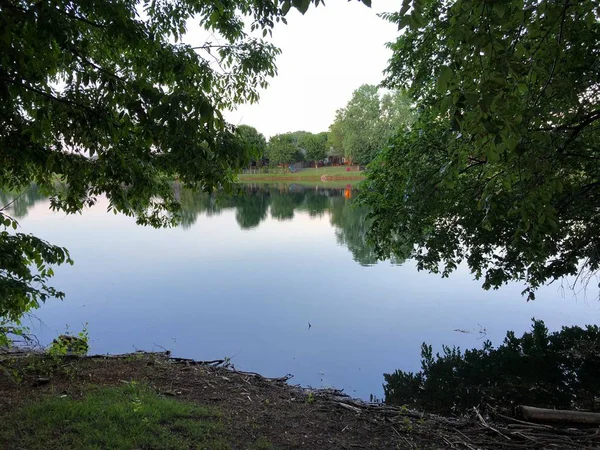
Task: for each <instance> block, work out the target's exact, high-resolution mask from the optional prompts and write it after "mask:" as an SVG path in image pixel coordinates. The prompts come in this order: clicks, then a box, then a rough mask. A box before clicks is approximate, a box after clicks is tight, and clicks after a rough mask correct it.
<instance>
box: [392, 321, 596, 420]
mask: <svg viewBox="0 0 600 450" xmlns="http://www.w3.org/2000/svg"><path fill="white" fill-rule="evenodd" d="M599 376H600V330H599V328H598V327H597V326H595V325H593V326H592V325H588V326H586V327H585V328H580V327H578V326H574V327H563V328H562V329H561V331H558V332H553V333H549V331H548V328H547V327H546V325H545V324H544V322H543V321H540V320H535V319H533V325H532V329H531V331H530V332H526V333H524V334H523V336H522V337H521V338H518V337H516V336H515V333H514V332H512V331H509V332H508V333H507V334H506V338H505V339H504V342H503V344H502V345H501V346H499V347H498V348H494V347H493V346H492V343H491V342H490V341H489V340H488V341H485V342H484V344H483V348H482V349H472V350H466V351H465V352H464V353H463V352H461V350H460V349H459V348H457V347H453V348H450V347H446V346H444V347H443V351H442V354H439V353H437V354H436V355H435V357H434V355H433V351H432V347H431V346H430V345H427V344H425V343H424V344H423V345H422V347H421V370H420V371H419V372H417V373H411V372H403V371H401V370H397V371H395V372H394V373H392V374H384V378H385V382H386V384H385V385H384V392H385V401H386V403H392V404H401V405H408V406H412V407H416V408H419V409H423V410H426V411H430V412H435V413H443V414H452V413H454V414H458V413H461V412H464V411H466V410H469V409H471V408H472V407H473V406H478V407H480V408H486V407H487V406H488V405H492V406H494V407H500V408H512V407H514V406H516V405H519V404H527V405H531V406H538V407H546V408H578V409H588V410H599V409H600V408H599V406H600V405H599V404H598V402H597V401H596V399H597V398H598V397H600V383H599V382H598V381H599Z"/></svg>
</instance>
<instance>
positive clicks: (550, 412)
mask: <svg viewBox="0 0 600 450" xmlns="http://www.w3.org/2000/svg"><path fill="white" fill-rule="evenodd" d="M519 411H520V412H521V415H522V416H523V418H524V419H525V420H528V421H535V422H553V423H571V424H580V425H600V414H598V413H591V412H585V411H566V410H561V409H546V408H535V407H533V406H525V405H521V406H519Z"/></svg>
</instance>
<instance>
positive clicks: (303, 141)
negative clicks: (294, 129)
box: [298, 132, 327, 162]
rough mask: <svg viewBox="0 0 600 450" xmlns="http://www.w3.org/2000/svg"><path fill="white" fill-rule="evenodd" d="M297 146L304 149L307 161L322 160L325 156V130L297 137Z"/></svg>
mask: <svg viewBox="0 0 600 450" xmlns="http://www.w3.org/2000/svg"><path fill="white" fill-rule="evenodd" d="M298 147H300V148H301V149H303V150H304V152H305V158H306V159H307V160H308V161H314V162H317V161H322V160H323V159H325V157H326V156H327V132H323V133H318V134H312V133H307V134H304V135H302V136H301V137H300V138H299V139H298Z"/></svg>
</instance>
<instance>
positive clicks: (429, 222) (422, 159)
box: [362, 0, 600, 299]
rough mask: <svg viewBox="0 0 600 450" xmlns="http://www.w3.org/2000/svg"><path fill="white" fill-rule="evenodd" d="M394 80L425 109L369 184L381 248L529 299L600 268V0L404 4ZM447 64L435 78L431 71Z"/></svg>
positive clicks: (390, 83)
mask: <svg viewBox="0 0 600 450" xmlns="http://www.w3.org/2000/svg"><path fill="white" fill-rule="evenodd" d="M386 18H387V19H388V20H389V21H391V22H392V23H394V24H397V25H398V26H399V27H400V28H402V29H404V31H403V34H402V35H401V36H400V37H399V38H398V40H397V41H396V42H393V43H391V44H390V45H389V47H390V48H391V49H392V51H393V56H392V58H391V60H390V63H389V67H388V69H387V79H386V81H385V85H386V86H387V87H389V88H409V89H410V95H411V98H412V99H413V101H414V102H416V103H417V106H418V107H419V109H420V110H421V111H422V113H421V114H420V117H419V121H418V123H417V124H416V125H415V126H414V127H413V128H412V129H411V131H409V132H408V133H407V132H405V130H399V132H398V134H397V137H396V138H395V140H394V142H393V145H390V146H389V147H388V148H387V149H386V150H385V151H384V152H383V153H382V154H381V155H380V156H379V157H378V159H377V161H376V164H373V165H372V167H373V171H372V173H371V174H370V176H369V179H368V181H367V182H366V184H365V189H363V191H362V192H363V194H364V200H365V201H366V202H367V203H368V204H369V205H370V206H371V207H372V208H373V214H372V217H373V219H374V224H373V228H372V232H371V238H372V239H373V240H374V242H375V243H376V248H377V250H378V253H379V256H380V257H387V256H390V255H392V254H394V253H395V251H396V248H397V245H398V240H399V239H401V240H403V241H405V240H409V241H410V242H412V243H413V244H415V250H414V252H413V255H412V256H413V258H415V259H416V261H417V264H418V267H419V268H420V269H426V270H430V271H433V272H441V273H442V275H443V276H447V275H449V273H450V272H452V271H453V270H454V269H456V267H457V266H458V265H459V264H460V263H462V262H466V263H467V264H468V266H469V268H470V270H471V271H472V273H473V274H474V275H475V277H476V278H478V279H479V278H483V287H484V288H486V289H488V288H498V287H500V286H501V285H503V284H505V283H507V282H509V281H513V280H514V281H521V282H523V283H524V285H525V290H524V293H525V294H527V296H528V299H533V298H534V297H535V290H536V289H537V288H538V287H539V286H541V285H542V284H544V283H547V282H550V281H552V280H556V279H558V278H561V277H563V276H565V275H576V274H578V275H579V278H580V279H581V278H582V277H583V278H585V277H586V276H589V275H590V274H592V273H594V272H596V271H597V270H598V269H599V268H600V212H599V211H600V65H599V61H600V22H599V17H598V2H596V1H579V2H573V1H570V0H561V1H550V0H541V1H539V0H506V1H501V2H486V1H483V0H452V1H450V0H435V1H423V0H413V1H411V0H404V2H403V7H402V9H401V11H400V12H399V13H392V14H389V15H387V16H386ZM432 74H434V76H432Z"/></svg>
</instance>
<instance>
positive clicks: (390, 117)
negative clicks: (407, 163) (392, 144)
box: [330, 84, 413, 164]
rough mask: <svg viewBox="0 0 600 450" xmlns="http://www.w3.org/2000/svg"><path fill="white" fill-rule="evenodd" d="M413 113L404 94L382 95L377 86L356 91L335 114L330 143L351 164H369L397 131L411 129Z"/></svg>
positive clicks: (365, 85)
mask: <svg viewBox="0 0 600 450" xmlns="http://www.w3.org/2000/svg"><path fill="white" fill-rule="evenodd" d="M412 121H413V111H412V108H411V105H410V101H409V100H408V97H407V96H406V95H405V94H404V92H402V91H397V92H388V93H384V94H383V95H381V94H380V90H379V88H378V87H377V86H374V85H369V84H364V85H362V86H360V87H359V88H358V89H356V90H355V91H354V92H353V94H352V98H351V99H350V101H349V102H348V104H347V105H346V107H344V108H342V109H340V110H338V111H336V118H335V121H334V123H333V124H332V125H331V126H330V136H331V138H330V144H331V145H332V146H333V147H334V149H340V150H341V152H342V154H343V156H344V157H345V158H346V160H347V161H349V162H350V164H354V163H356V164H368V163H369V162H371V161H372V160H373V159H374V158H375V156H377V154H378V153H379V151H381V149H382V148H383V147H384V146H385V145H386V143H387V141H388V140H389V139H390V138H391V137H392V136H393V135H394V134H395V133H396V132H397V129H398V127H402V128H405V127H408V126H410V124H411V123H412Z"/></svg>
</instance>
